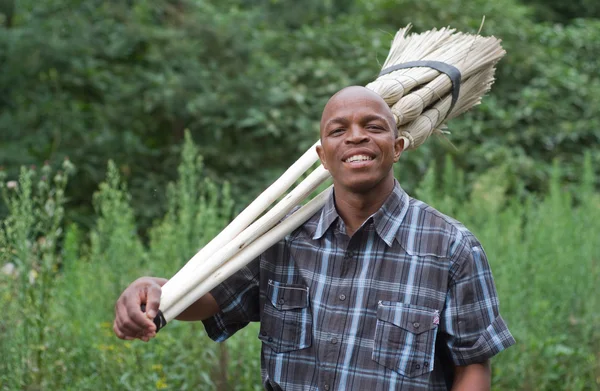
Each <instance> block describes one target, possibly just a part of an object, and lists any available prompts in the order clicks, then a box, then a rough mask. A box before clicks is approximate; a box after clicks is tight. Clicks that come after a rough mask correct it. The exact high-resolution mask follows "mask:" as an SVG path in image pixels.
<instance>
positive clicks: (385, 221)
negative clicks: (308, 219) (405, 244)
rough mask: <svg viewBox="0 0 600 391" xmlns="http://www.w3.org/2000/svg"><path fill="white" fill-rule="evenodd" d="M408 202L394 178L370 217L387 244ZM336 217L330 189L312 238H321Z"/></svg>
mask: <svg viewBox="0 0 600 391" xmlns="http://www.w3.org/2000/svg"><path fill="white" fill-rule="evenodd" d="M408 204H409V197H408V194H406V192H405V191H404V190H402V188H401V187H400V184H399V183H398V181H397V180H396V179H394V189H393V191H392V192H391V193H390V195H389V196H388V198H387V199H386V200H385V202H384V203H383V205H382V206H381V208H379V210H378V211H377V212H375V213H374V214H373V215H372V216H371V217H370V218H372V219H373V225H374V226H375V231H376V232H377V234H378V235H379V237H380V238H381V239H382V240H383V241H384V242H385V243H386V244H387V245H388V246H391V245H392V243H393V241H394V237H395V236H396V233H397V232H398V229H399V228H400V225H401V224H402V221H403V220H404V216H406V212H407V211H408ZM338 217H339V215H338V213H337V210H336V209H335V201H334V192H333V191H332V192H330V193H329V197H328V198H327V202H326V203H325V205H324V206H323V209H322V210H321V217H320V218H319V222H318V224H317V229H316V230H315V233H314V235H313V239H314V240H317V239H320V238H322V237H323V235H325V232H327V230H328V229H329V227H331V225H332V224H333V223H334V222H335V221H336V220H337V218H338ZM367 220H368V219H367Z"/></svg>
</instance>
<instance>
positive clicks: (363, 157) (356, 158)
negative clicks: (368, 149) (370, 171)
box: [344, 155, 373, 163]
mask: <svg viewBox="0 0 600 391" xmlns="http://www.w3.org/2000/svg"><path fill="white" fill-rule="evenodd" d="M370 160H373V158H372V157H371V156H367V155H353V156H350V157H349V158H347V159H345V160H344V162H345V163H354V162H367V161H370Z"/></svg>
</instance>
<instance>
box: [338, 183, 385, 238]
mask: <svg viewBox="0 0 600 391" xmlns="http://www.w3.org/2000/svg"><path fill="white" fill-rule="evenodd" d="M334 189H335V193H334V196H335V205H336V209H337V212H338V214H339V215H340V217H341V218H342V220H344V224H345V225H346V234H347V235H348V236H352V235H353V234H354V232H356V230H357V229H358V228H360V226H361V225H362V224H363V223H364V222H365V221H366V220H367V219H368V218H369V217H370V216H371V215H373V214H374V213H375V212H377V211H378V210H379V208H381V206H382V205H383V203H384V202H385V200H386V199H387V198H388V196H389V195H390V193H391V192H392V191H393V190H394V177H393V176H390V177H389V178H386V179H384V180H383V181H382V183H380V184H378V185H377V186H375V187H374V188H373V189H371V190H369V191H368V192H364V193H357V192H353V191H351V190H350V189H345V188H343V187H342V186H339V187H338V186H335V183H334Z"/></svg>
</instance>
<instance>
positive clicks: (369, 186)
mask: <svg viewBox="0 0 600 391" xmlns="http://www.w3.org/2000/svg"><path fill="white" fill-rule="evenodd" d="M381 182H382V181H381V180H376V179H355V180H351V181H342V182H341V183H340V185H341V186H343V187H344V188H346V189H348V190H349V191H351V192H353V193H360V194H365V193H369V192H370V191H374V190H376V189H377V187H378V185H379V184H380V183H381Z"/></svg>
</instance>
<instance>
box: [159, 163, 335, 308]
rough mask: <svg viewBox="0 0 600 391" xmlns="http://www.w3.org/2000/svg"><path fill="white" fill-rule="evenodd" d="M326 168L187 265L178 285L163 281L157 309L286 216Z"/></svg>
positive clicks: (324, 177)
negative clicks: (205, 256) (200, 259)
mask: <svg viewBox="0 0 600 391" xmlns="http://www.w3.org/2000/svg"><path fill="white" fill-rule="evenodd" d="M330 177H331V175H330V174H329V171H327V170H325V168H323V166H322V165H321V166H319V167H317V168H316V169H315V170H314V171H313V172H312V173H311V174H310V175H309V176H308V177H307V178H306V179H304V180H303V181H302V182H301V183H300V184H299V185H298V186H296V188H294V189H293V190H292V191H291V192H290V193H289V194H288V195H286V196H285V197H284V198H283V199H282V200H281V201H280V202H278V203H277V204H276V205H275V206H273V207H272V208H271V209H270V210H269V211H268V212H267V213H265V215H264V216H262V217H261V218H260V219H258V220H257V221H256V222H254V223H253V224H252V225H250V226H249V227H248V228H246V229H245V230H244V231H243V232H241V233H240V234H239V235H237V236H236V237H235V238H233V239H232V240H231V241H229V243H227V244H226V245H225V246H223V247H222V248H220V249H219V250H217V251H216V252H215V253H214V254H213V255H212V256H210V257H209V258H208V259H205V260H204V261H203V262H202V263H199V264H198V265H197V266H196V267H195V268H193V269H190V268H188V272H187V273H186V274H185V275H183V276H182V277H181V278H179V280H178V283H177V286H176V287H175V285H169V286H167V285H168V284H165V285H164V286H163V290H162V296H161V299H160V310H161V311H163V313H164V312H165V309H167V308H170V307H171V306H172V305H173V304H174V303H176V302H177V301H179V299H180V298H181V297H183V296H184V295H186V294H187V293H188V292H190V291H191V290H192V289H194V288H195V286H196V285H197V284H198V281H203V280H204V279H205V278H207V277H208V276H210V275H211V274H212V273H213V272H215V271H217V270H218V269H219V268H220V267H221V265H223V264H224V263H225V262H226V261H227V260H228V259H230V258H231V257H232V256H234V255H235V254H236V253H238V252H239V251H240V250H241V249H243V248H244V247H246V246H248V245H249V244H250V243H252V242H253V241H254V240H255V239H256V238H258V237H259V236H261V235H262V234H264V233H265V232H267V231H268V230H270V229H271V228H272V227H273V226H275V225H276V224H277V223H278V222H280V221H281V219H283V218H284V217H285V215H286V214H288V213H289V211H290V210H292V209H293V208H294V207H296V205H299V204H301V203H302V201H304V200H305V199H306V197H308V196H309V195H310V193H312V192H313V191H314V190H315V189H316V188H317V187H319V186H320V185H321V184H322V183H323V182H324V181H325V180H327V179H328V178H330Z"/></svg>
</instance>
